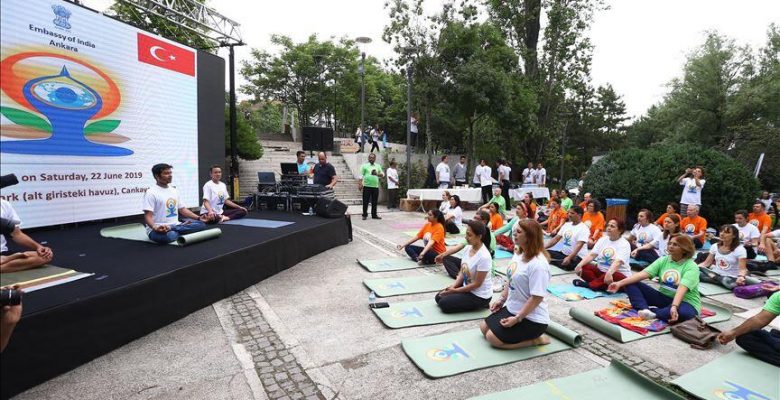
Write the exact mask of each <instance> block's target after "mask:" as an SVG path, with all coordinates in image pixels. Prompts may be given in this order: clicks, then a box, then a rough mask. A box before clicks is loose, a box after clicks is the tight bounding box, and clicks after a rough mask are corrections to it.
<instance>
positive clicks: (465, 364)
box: [401, 322, 582, 378]
mask: <svg viewBox="0 0 780 400" xmlns="http://www.w3.org/2000/svg"><path fill="white" fill-rule="evenodd" d="M547 333H548V337H550V340H551V343H550V344H548V345H544V346H534V347H526V348H523V349H516V350H500V349H496V348H494V347H492V346H490V344H489V343H488V342H487V340H485V338H484V337H483V336H482V332H480V330H479V329H478V328H477V329H469V330H465V331H458V332H450V333H445V334H443V335H436V336H428V337H422V338H416V339H405V340H402V341H401V347H403V349H404V352H405V353H406V355H407V356H408V357H409V358H410V359H411V360H412V362H413V363H414V364H415V365H417V367H418V368H420V369H421V370H422V372H423V373H424V374H425V375H426V376H428V377H431V378H441V377H445V376H451V375H457V374H460V373H463V372H467V371H473V370H477V369H482V368H487V367H492V366H495V365H502V364H508V363H513V362H517V361H521V360H527V359H529V358H534V357H540V356H545V355H548V354H552V353H556V352H559V351H563V350H568V349H571V348H572V347H576V346H579V345H580V343H582V338H581V337H580V335H579V334H578V333H577V332H574V331H572V330H570V329H568V328H566V327H564V326H562V325H559V324H556V323H554V322H552V323H550V325H548V327H547Z"/></svg>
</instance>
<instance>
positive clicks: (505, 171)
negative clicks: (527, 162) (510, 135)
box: [498, 160, 512, 207]
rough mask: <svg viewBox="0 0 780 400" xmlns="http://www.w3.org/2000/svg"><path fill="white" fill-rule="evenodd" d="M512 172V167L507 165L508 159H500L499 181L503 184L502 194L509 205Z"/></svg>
mask: <svg viewBox="0 0 780 400" xmlns="http://www.w3.org/2000/svg"><path fill="white" fill-rule="evenodd" d="M511 173H512V168H509V166H508V165H506V160H498V182H499V183H500V184H501V196H502V197H503V198H504V202H505V204H506V205H507V207H508V206H509V205H510V204H511V203H510V202H509V176H510V174H511Z"/></svg>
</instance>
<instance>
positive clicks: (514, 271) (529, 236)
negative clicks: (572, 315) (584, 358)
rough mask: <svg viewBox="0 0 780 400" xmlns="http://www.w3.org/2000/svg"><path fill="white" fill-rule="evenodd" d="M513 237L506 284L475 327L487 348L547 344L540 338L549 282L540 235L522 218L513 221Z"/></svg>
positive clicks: (537, 228) (536, 226)
mask: <svg viewBox="0 0 780 400" xmlns="http://www.w3.org/2000/svg"><path fill="white" fill-rule="evenodd" d="M514 234H515V243H516V244H517V250H516V251H515V254H514V255H513V256H512V262H511V263H510V264H509V266H508V267H507V271H506V277H507V283H506V285H505V286H504V290H503V292H502V293H501V297H499V298H498V299H497V301H495V302H494V303H492V304H491V305H490V311H491V312H492V313H493V314H491V315H490V316H489V317H487V318H485V320H484V321H482V323H480V326H479V328H480V329H481V330H482V334H483V335H485V339H487V341H488V342H489V343H490V345H491V346H493V347H497V348H500V349H519V348H521V347H529V346H538V345H544V344H548V343H550V339H549V338H548V337H547V336H545V335H543V334H544V332H545V331H546V330H547V325H549V323H550V315H549V313H548V312H547V303H546V302H545V300H544V298H545V297H546V296H547V285H548V284H549V283H550V265H549V260H550V258H549V256H548V255H547V252H546V251H545V250H544V233H543V232H542V227H541V226H540V225H539V223H538V222H536V221H533V220H530V219H525V220H520V221H518V222H517V229H515V232H514Z"/></svg>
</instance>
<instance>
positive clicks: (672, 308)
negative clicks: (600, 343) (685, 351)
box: [607, 235, 701, 323]
mask: <svg viewBox="0 0 780 400" xmlns="http://www.w3.org/2000/svg"><path fill="white" fill-rule="evenodd" d="M667 251H668V252H669V255H667V256H663V257H661V258H659V259H657V260H655V262H654V263H652V264H650V265H649V266H648V267H647V268H645V269H644V270H643V271H641V272H637V273H636V274H634V275H632V276H630V277H628V278H626V279H623V280H622V281H618V282H613V283H611V284H610V285H609V288H608V289H607V291H608V292H610V293H617V292H618V291H619V290H621V289H623V291H625V292H626V294H628V300H629V301H630V302H631V306H632V307H633V308H634V309H635V310H637V311H638V312H639V315H640V316H641V317H642V318H643V319H648V320H649V319H654V318H658V319H660V320H662V321H666V322H669V323H674V322H682V321H685V320H688V319H691V318H693V317H695V316H697V315H699V313H700V312H701V296H700V295H699V267H698V266H696V263H695V262H694V261H693V259H692V257H693V256H694V254H695V253H696V250H695V249H694V247H693V240H691V238H690V237H688V236H685V235H674V236H672V238H671V240H669V245H668V247H667ZM654 277H658V279H659V283H660V284H661V286H660V288H659V289H660V290H655V289H653V288H652V287H650V286H648V285H646V284H644V283H642V281H643V280H645V279H650V278H654ZM651 307H654V308H653V309H652V310H651V309H650V308H651Z"/></svg>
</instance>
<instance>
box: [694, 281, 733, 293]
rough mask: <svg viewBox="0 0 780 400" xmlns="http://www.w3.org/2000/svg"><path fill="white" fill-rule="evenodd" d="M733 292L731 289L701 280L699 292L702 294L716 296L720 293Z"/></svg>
mask: <svg viewBox="0 0 780 400" xmlns="http://www.w3.org/2000/svg"><path fill="white" fill-rule="evenodd" d="M726 293H731V290H728V289H726V288H724V287H723V286H720V285H716V284H714V283H707V282H699V294H701V295H702V296H715V295H718V294H726Z"/></svg>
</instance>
